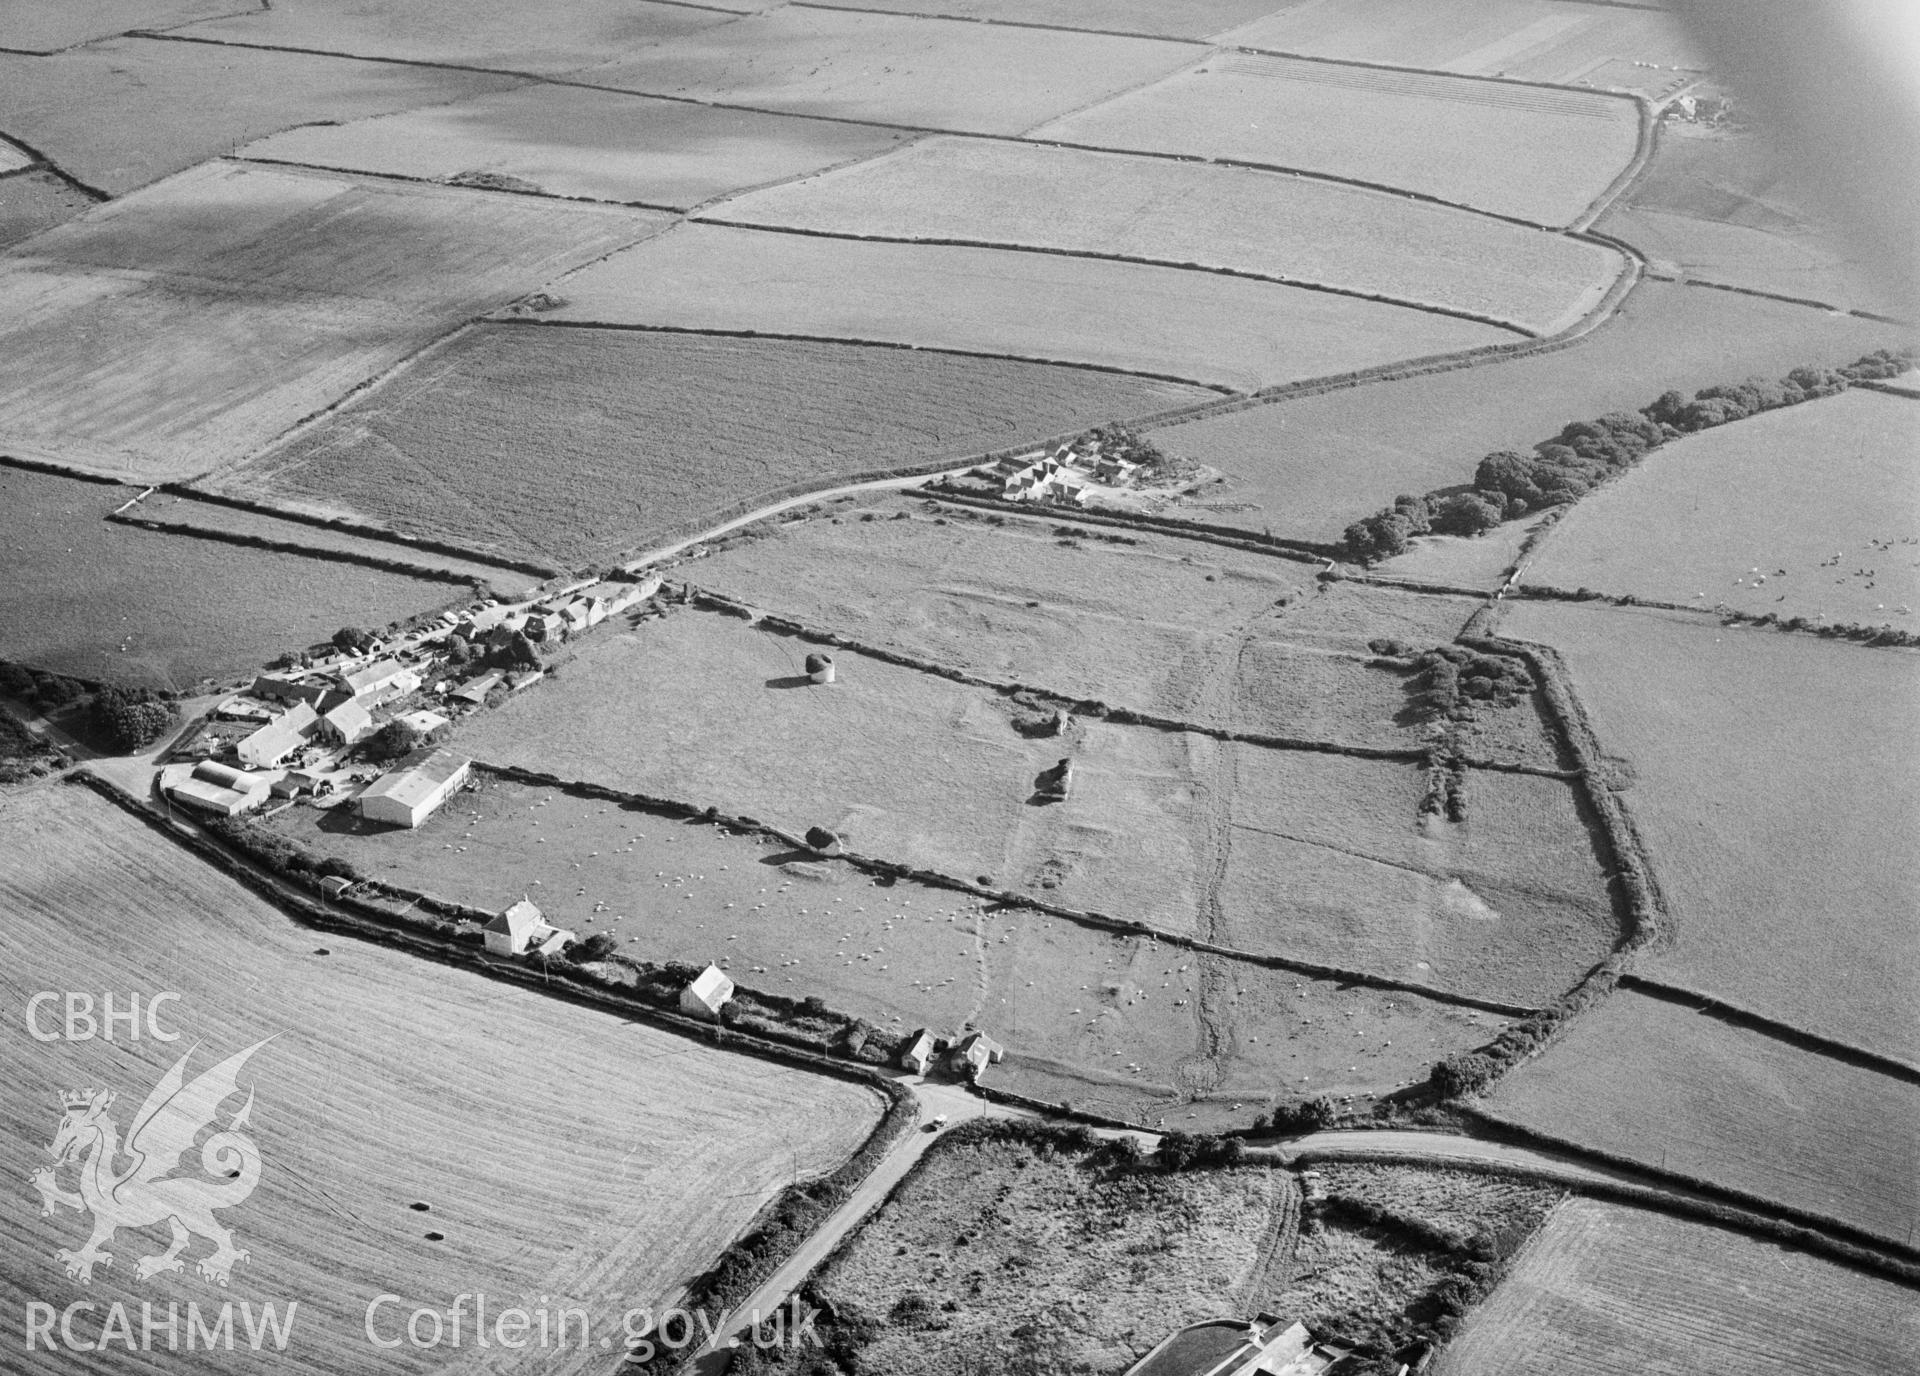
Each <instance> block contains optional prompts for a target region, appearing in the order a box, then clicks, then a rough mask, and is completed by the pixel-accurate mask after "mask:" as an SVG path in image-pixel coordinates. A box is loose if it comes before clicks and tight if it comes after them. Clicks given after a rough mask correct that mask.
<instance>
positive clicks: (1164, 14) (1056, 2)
mask: <svg viewBox="0 0 1920 1376" xmlns="http://www.w3.org/2000/svg"><path fill="white" fill-rule="evenodd" d="M847 8H849V9H858V10H887V11H893V12H897V13H902V14H928V13H938V14H943V15H952V16H953V17H954V18H956V19H980V20H985V21H987V22H989V23H992V22H994V21H999V22H1001V23H1006V24H1044V25H1048V26H1059V27H1061V28H1068V29H1105V30H1108V31H1110V32H1113V33H1138V34H1153V35H1157V36H1164V37H1167V38H1205V37H1206V36H1207V35H1209V34H1213V33H1218V32H1220V31H1221V30H1222V29H1226V28H1231V27H1232V26H1233V25H1235V24H1239V23H1243V22H1245V21H1246V20H1249V19H1252V18H1254V17H1255V16H1257V15H1261V14H1265V13H1266V12H1267V11H1268V10H1270V9H1272V8H1273V0H1188V3H1186V4H1182V5H1179V6H1167V5H1164V4H1161V3H1160V0H939V2H938V3H937V4H931V5H930V4H928V3H927V0H855V3H853V4H851V5H849V6H847Z"/></svg>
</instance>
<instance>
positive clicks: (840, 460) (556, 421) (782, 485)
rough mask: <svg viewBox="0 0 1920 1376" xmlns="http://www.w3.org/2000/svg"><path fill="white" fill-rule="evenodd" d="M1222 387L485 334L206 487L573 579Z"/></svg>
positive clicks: (997, 366)
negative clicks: (832, 491)
mask: <svg viewBox="0 0 1920 1376" xmlns="http://www.w3.org/2000/svg"><path fill="white" fill-rule="evenodd" d="M568 285H569V287H571V283H569V284H568ZM1207 395H1208V393H1206V392H1203V391H1201V390H1200V389H1198V388H1193V387H1185V386H1181V385H1180V384H1177V383H1168V382H1160V381H1156V380H1152V379H1141V378H1129V377H1120V376H1116V375H1112V374H1106V373H1098V372H1091V371H1088V370H1085V369H1070V368H1055V367H1048V366H1045V365H1042V364H1032V363H1020V362H1013V361H1008V360H1003V359H978V358H967V357H962V356H959V355H954V354H930V353H922V352H919V351H915V350H909V349H870V348H861V347H859V346H856V345H847V344H831V343H814V342H806V341H798V340H754V339H727V338H707V337H702V336H698V335H688V334H677V333H650V332H638V331H631V330H597V329H546V328H538V327H533V326H523V325H494V326H482V327H480V328H478V329H475V330H470V331H467V332H465V333H462V334H460V335H458V336H456V337H454V338H453V339H452V340H451V341H449V342H448V343H447V344H446V345H445V346H443V347H441V348H438V349H436V350H434V351H433V352H431V353H429V354H427V355H425V356H423V357H421V358H418V359H416V360H415V361H414V363H413V364H412V365H411V366H410V367H409V368H408V369H407V370H406V371H404V372H402V373H400V374H398V375H396V376H395V377H394V378H392V379H391V380H389V381H388V382H386V383H384V384H383V385H382V386H380V387H378V388H375V389H372V390H370V391H369V392H367V393H366V394H364V395H363V396H360V397H357V398H355V399H354V400H352V401H350V402H349V403H347V404H346V405H345V406H343V407H341V408H340V409H339V410H338V411H337V412H336V413H335V414H333V415H332V416H329V417H327V418H326V419H325V420H323V421H321V422H320V423H319V424H317V425H315V426H313V427H311V428H309V429H307V430H306V431H304V432H302V433H300V434H298V435H296V436H294V437H293V438H292V439H290V440H289V441H287V442H286V443H284V444H282V445H280V446H278V447H276V448H273V449H269V450H266V451H264V452H263V453H262V454H260V455H259V456H258V457H256V458H254V459H251V460H249V461H247V462H245V463H243V464H241V465H240V466H239V467H237V468H235V469H232V470H229V471H227V472H223V473H219V474H216V475H214V476H213V477H212V478H211V479H209V480H208V481H209V482H210V484H211V485H212V486H214V487H216V488H218V489H219V490H222V491H227V492H233V493H236V494H241V495H246V496H251V497H265V498H267V499H270V500H273V501H276V502H283V503H286V504H287V505H289V506H292V507H299V508H302V509H306V510H310V511H315V512H319V513H321V514H337V513H342V512H345V513H352V514H355V515H358V516H361V517H364V518H367V519H371V520H374V521H377V522H380V523H382V524H385V525H387V526H390V527H391V528H393V529H395V530H398V531H401V532H403V533H407V534H412V535H424V536H432V537H434V538H436V539H440V540H445V541H448V542H450V543H453V544H456V545H458V546H460V547H462V548H469V549H473V550H476V551H485V552H488V553H491V554H493V555H495V556H496V557H499V556H505V557H513V558H532V559H537V560H546V561H553V562H556V563H559V564H564V565H568V566H572V565H576V564H580V563H584V562H587V561H590V560H605V559H608V558H610V557H612V556H614V555H615V554H618V553H619V552H621V551H623V550H629V549H632V548H634V547H635V546H638V545H641V544H644V543H646V542H649V541H659V540H665V539H669V538H672V537H673V536H675V535H677V534H687V533H692V531H694V530H697V529H701V528H704V526H705V525H707V524H711V523H712V522H714V521H717V520H719V519H721V518H722V517H724V516H726V515H728V514H731V513H732V512H734V511H735V510H736V509H738V510H742V511H744V510H750V509H752V508H753V507H754V506H755V505H756V504H759V503H764V502H771V501H774V500H777V499H778V498H780V497H782V496H784V495H786V494H787V492H788V491H789V490H790V489H791V488H792V487H793V486H794V485H796V484H807V483H813V484H818V485H824V484H826V483H828V482H830V481H832V480H834V479H845V480H853V479H857V478H859V477H861V476H863V475H866V474H870V473H873V472H875V471H882V472H884V471H887V470H891V469H897V468H911V467H916V466H925V465H928V464H931V463H938V462H939V461H941V460H943V459H949V458H950V459H953V460H954V461H955V462H956V463H958V462H962V461H964V460H966V459H967V458H970V457H972V456H973V455H976V454H979V453H982V452H984V451H987V450H992V449H998V448H1002V447H1006V446H1011V445H1014V444H1017V443H1020V442H1022V441H1037V440H1041V439H1044V438H1046V437H1047V436H1049V435H1053V434H1059V433H1063V432H1070V431H1073V430H1076V429H1083V428H1085V427H1088V426H1092V425H1098V424H1100V423H1102V422H1104V421H1107V420H1110V419H1112V418H1113V417H1114V416H1116V415H1129V414H1138V413H1141V412H1150V411H1158V410H1163V409H1166V408H1168V407H1172V406H1178V405H1181V404H1183V403H1187V402H1192V401H1195V400H1200V399H1203V398H1205V397H1206V396H1207ZM583 496H584V497H587V498H589V500H583ZM843 572H850V571H848V570H835V571H834V577H835V578H838V577H839V576H841V574H842V573H843Z"/></svg>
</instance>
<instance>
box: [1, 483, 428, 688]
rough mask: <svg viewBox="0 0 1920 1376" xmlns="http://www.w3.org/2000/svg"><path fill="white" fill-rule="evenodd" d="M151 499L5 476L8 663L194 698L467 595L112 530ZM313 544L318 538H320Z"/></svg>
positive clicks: (207, 543) (308, 560) (102, 486)
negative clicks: (311, 648) (132, 505)
mask: <svg viewBox="0 0 1920 1376" xmlns="http://www.w3.org/2000/svg"><path fill="white" fill-rule="evenodd" d="M139 494H140V489H138V488H132V487H120V486H116V485H113V484H106V483H91V482H83V481H80V480H79V479H76V478H64V477H58V476H55V475H53V474H47V473H34V472H28V471H25V470H22V469H17V468H7V467H0V506H4V508H5V510H6V511H7V512H8V513H9V516H10V519H9V521H8V524H7V529H6V532H5V534H4V535H0V659H5V660H12V661H14V662H16V663H21V664H28V665H32V666H33V667H35V668H38V669H46V670H50V671H52V672H55V673H61V674H72V675H74V676H76V677H80V678H89V679H104V680H106V681H108V682H112V683H125V684H139V685H144V686H150V687H157V688H177V689H183V690H190V689H192V688H193V687H194V686H195V685H196V684H199V683H202V682H205V681H207V680H214V681H219V682H224V681H227V680H230V679H237V678H250V677H251V676H252V675H253V673H254V672H255V671H256V670H258V669H259V667H260V666H261V665H262V664H264V663H266V662H267V661H268V660H270V659H273V658H275V657H277V656H279V655H281V654H284V653H285V652H286V651H288V650H300V649H304V648H305V647H306V646H308V645H312V644H314V643H316V642H318V641H323V640H325V639H326V638H327V637H328V636H330V635H332V634H333V633H334V632H335V631H337V630H339V629H340V628H341V627H342V626H348V625H352V626H363V625H375V626H378V625H384V624H386V623H387V622H389V621H395V620H401V619H404V618H406V617H409V616H412V615H414V614H416V613H418V612H423V611H426V610H428V609H429V608H432V607H436V606H439V605H441V604H442V603H446V602H450V601H452V600H453V599H454V598H455V597H456V596H458V595H460V594H461V592H462V589H461V588H460V587H459V585H457V584H454V583H449V582H445V581H442V580H439V579H426V578H415V577H410V576H407V575H405V574H398V573H390V572H386V571H384V570H380V569H374V568H369V567H366V566H363V565H358V564H348V563H342V562H339V561H337V560H334V559H329V558H326V557H324V556H323V555H321V554H318V553H316V555H315V556H314V557H308V556H305V555H300V554H287V553H282V552H280V551H276V550H265V549H249V548H241V547H236V546H234V545H230V544H226V543H221V542H215V541H212V540H202V539H197V538H195V537H193V536H190V535H184V534H170V533H162V532H157V531H149V530H140V529H136V528H134V527H131V526H125V525H118V524H114V523H111V522H109V521H107V520H105V519H104V518H105V516H106V515H107V513H108V512H110V511H112V510H113V509H114V508H115V507H118V506H121V505H123V504H124V503H126V502H128V501H130V500H132V499H133V498H134V497H137V496H138V495H139ZM314 533H315V534H316V535H318V534H319V532H314Z"/></svg>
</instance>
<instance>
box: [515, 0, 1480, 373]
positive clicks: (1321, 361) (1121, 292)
mask: <svg viewBox="0 0 1920 1376" xmlns="http://www.w3.org/2000/svg"><path fill="white" fill-rule="evenodd" d="M782 12H783V13H785V11H782ZM566 297H567V303H566V304H565V305H563V306H562V307H560V308H559V309H558V310H556V311H554V312H553V313H552V314H551V315H549V316H548V317H547V318H548V319H551V320H561V321H574V322H578V323H585V324H638V325H657V326H668V327H673V328H678V329H692V330H730V331H748V332H754V333H762V334H775V335H778V334H788V335H801V336H814V337H828V338H838V339H855V340H872V341H877V342H886V343H894V344H908V345H913V346H915V347H921V348H936V349H952V350H958V351H961V352H964V353H976V354H987V355H994V356H1001V357H1014V358H1025V359H1034V360H1039V361H1044V362H1060V363H1081V364H1089V365H1092V366H1094V367H1100V368H1112V369H1117V370H1120V371H1123V372H1135V373H1144V374H1147V375H1149V376H1156V377H1171V378H1174V379H1178V380H1183V381H1190V382H1196V383H1200V384H1203V385H1206V386H1211V387H1215V388H1219V389H1222V390H1232V389H1240V390H1251V389H1254V388H1259V387H1265V386H1269V385H1272V384H1274V383H1277V382H1287V381H1291V380H1294V379H1298V378H1305V377H1319V376H1323V375H1326V374H1330V373H1341V372H1347V371H1349V370H1352V369H1357V368H1366V367H1371V366H1374V365H1376V364H1380V363H1391V362H1395V361H1398V360H1400V359H1405V358H1415V357H1425V356H1428V355H1434V354H1449V353H1458V352H1461V351H1463V350H1467V349H1474V348H1480V347H1484V346H1487V345H1491V344H1499V343H1503V342H1508V341H1511V340H1512V338H1513V335H1512V332H1511V331H1508V330H1504V329H1500V328H1497V327H1495V326H1492V325H1482V324H1479V323H1477V322H1474V321H1468V320H1461V319H1456V318H1453V317H1449V316H1440V315H1435V314H1433V313H1431V312H1428V311H1419V310H1413V309H1410V308H1407V307H1404V306H1394V305H1387V304H1383V303H1380V302H1375V301H1363V300H1358V299H1355V298H1352V297H1344V296H1335V295H1330V294H1328V293H1325V292H1317V291H1311V290H1307V289H1304V288H1300V287H1290V286H1284V285H1281V284H1279V283H1274V282H1262V281H1252V280H1247V279H1243V278H1232V277H1222V276H1220V275H1218V274H1215V273H1206V272H1192V271H1184V270H1181V269H1178V268H1165V267H1144V266H1141V265H1139V264H1134V263H1114V262H1107V261H1102V260H1098V259H1089V258H1072V257H1062V256H1060V255H1058V254H1042V253H1023V252H1018V251H1013V250H1007V249H987V248H956V247H949V246H944V245H932V244H891V243H872V242H863V241H857V240H851V239H825V238H816V237H813V236H803V235H794V234H782V233H777V232H768V231H761V230H749V229H735V228H731V227H727V226H721V225H682V226H680V227H679V228H676V229H674V230H671V231H670V232H668V233H666V234H663V235H661V236H660V237H659V238H658V239H657V240H655V241H654V242H652V243H649V244H646V245H643V246H641V247H638V248H636V249H633V250H631V251H629V252H625V253H620V254H616V255H614V256H613V257H611V258H609V259H607V260H606V261H605V262H603V263H598V264H595V265H594V266H593V267H590V268H587V269H585V270H584V271H581V272H578V273H576V274H574V275H573V276H572V277H570V278H569V279H568V280H567V283H566Z"/></svg>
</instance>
